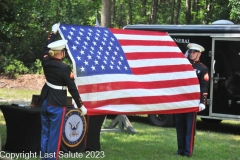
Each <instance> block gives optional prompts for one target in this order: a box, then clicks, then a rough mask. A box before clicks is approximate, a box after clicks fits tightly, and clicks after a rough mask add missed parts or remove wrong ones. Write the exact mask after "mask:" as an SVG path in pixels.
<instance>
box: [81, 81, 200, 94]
mask: <svg viewBox="0 0 240 160" xmlns="http://www.w3.org/2000/svg"><path fill="white" fill-rule="evenodd" d="M121 84H122V82H111V84H109V83H98V84H94V85H92V84H90V85H81V86H78V91H79V93H81V94H83V93H91V92H93V91H97V92H103V91H108V90H119V89H138V88H142V89H154V88H171V87H177V86H180V85H198V81H197V79H196V78H189V79H183V80H181V83H180V81H179V80H168V81H155V82H154V83H152V82H142V83H138V82H126V83H124V87H121V88H120V87H119V86H120V85H121Z"/></svg>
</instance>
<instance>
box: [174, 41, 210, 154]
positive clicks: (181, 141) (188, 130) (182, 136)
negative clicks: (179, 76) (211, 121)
mask: <svg viewBox="0 0 240 160" xmlns="http://www.w3.org/2000/svg"><path fill="white" fill-rule="evenodd" d="M187 47H188V48H189V49H188V51H187V52H186V54H185V55H186V56H187V57H188V59H189V61H190V62H191V64H192V66H193V68H194V70H195V71H196V74H197V77H198V80H199V84H200V94H201V95H200V104H199V111H202V110H204V109H205V105H206V102H207V95H208V88H209V75H208V68H207V67H206V66H205V65H204V64H202V63H201V62H200V61H199V60H200V56H201V52H203V51H204V48H203V47H202V46H200V45H198V44H195V43H189V44H188V45H187ZM196 115H197V113H196V112H190V113H181V114H176V115H175V120H176V131H177V143H178V150H177V152H176V153H175V154H176V155H181V156H188V157H190V156H192V154H193V147H194V136H195V126H196Z"/></svg>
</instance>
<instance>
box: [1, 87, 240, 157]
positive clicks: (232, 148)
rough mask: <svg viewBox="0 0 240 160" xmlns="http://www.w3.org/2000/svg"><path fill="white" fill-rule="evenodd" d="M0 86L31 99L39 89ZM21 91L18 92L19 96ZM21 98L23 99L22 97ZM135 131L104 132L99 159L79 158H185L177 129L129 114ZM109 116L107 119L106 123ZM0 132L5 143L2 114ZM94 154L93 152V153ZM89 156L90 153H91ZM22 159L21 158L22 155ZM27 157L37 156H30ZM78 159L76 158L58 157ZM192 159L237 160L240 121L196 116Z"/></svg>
mask: <svg viewBox="0 0 240 160" xmlns="http://www.w3.org/2000/svg"><path fill="white" fill-rule="evenodd" d="M5 92H6V90H5V89H0V98H1V99H2V100H3V99H5V100H6V99H18V98H19V99H24V98H25V97H26V99H27V100H30V99H31V95H32V94H39V93H40V92H39V91H14V90H11V89H9V90H7V92H8V93H7V95H6V94H5ZM19 93H20V95H18V94H19ZM22 95H24V96H22ZM22 97H24V98H22ZM128 118H129V120H130V122H131V124H132V126H133V128H134V130H135V131H136V132H137V134H128V133H124V132H103V133H102V134H101V137H100V141H101V150H102V153H99V156H102V155H103V153H104V157H103V158H101V157H99V158H97V157H95V158H90V156H89V155H88V157H87V155H86V154H85V153H84V155H83V158H81V159H106V160H178V159H179V160H181V159H187V157H180V156H174V155H173V153H175V152H176V150H177V141H176V130H175V128H174V127H172V128H161V127H155V126H151V125H150V124H149V123H148V122H147V118H146V117H144V116H129V117H128ZM111 120H112V119H110V118H108V119H107V122H106V125H107V124H109V123H110V122H111ZM0 132H1V135H2V143H3V144H5V143H6V126H5V120H4V118H3V115H2V113H1V114H0ZM96 154H97V153H95V156H96ZM92 156H94V155H93V153H92ZM22 159H23V158H22ZM30 159H40V158H39V157H38V158H30ZM60 159H62V160H63V159H79V158H60ZM190 159H194V160H240V122H239V121H222V122H221V123H220V124H207V123H203V122H202V121H201V120H199V119H198V121H197V132H196V137H195V147H194V153H193V156H192V157H191V158H190Z"/></svg>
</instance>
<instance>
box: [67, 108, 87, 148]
mask: <svg viewBox="0 0 240 160" xmlns="http://www.w3.org/2000/svg"><path fill="white" fill-rule="evenodd" d="M86 130H87V122H86V118H85V117H84V116H82V115H81V111H80V110H70V111H68V112H67V114H66V118H65V125H64V128H63V134H62V141H63V143H64V144H65V145H66V146H68V147H76V146H78V145H79V144H80V143H81V142H82V140H83V139H84V136H85V134H86Z"/></svg>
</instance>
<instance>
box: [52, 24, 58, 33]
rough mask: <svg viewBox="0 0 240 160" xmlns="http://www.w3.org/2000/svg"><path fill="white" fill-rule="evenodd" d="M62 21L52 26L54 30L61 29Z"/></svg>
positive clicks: (55, 31)
mask: <svg viewBox="0 0 240 160" xmlns="http://www.w3.org/2000/svg"><path fill="white" fill-rule="evenodd" d="M59 26H60V23H56V24H54V25H53V26H52V32H54V33H57V31H58V29H59Z"/></svg>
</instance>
